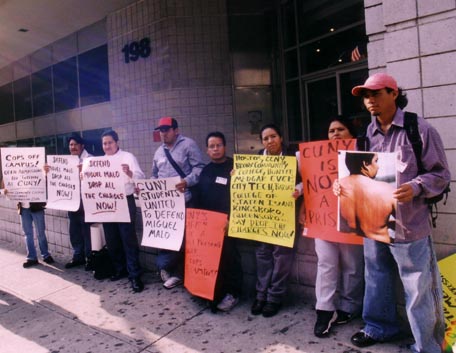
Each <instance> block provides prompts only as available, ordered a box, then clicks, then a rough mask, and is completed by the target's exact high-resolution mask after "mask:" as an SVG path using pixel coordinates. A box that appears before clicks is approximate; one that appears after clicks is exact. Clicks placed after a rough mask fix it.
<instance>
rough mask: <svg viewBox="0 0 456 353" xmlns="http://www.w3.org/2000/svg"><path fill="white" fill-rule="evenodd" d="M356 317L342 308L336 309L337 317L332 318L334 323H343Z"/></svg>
mask: <svg viewBox="0 0 456 353" xmlns="http://www.w3.org/2000/svg"><path fill="white" fill-rule="evenodd" d="M355 317H356V315H355V314H351V313H347V312H346V311H343V310H337V317H336V320H334V325H343V324H346V323H348V322H350V321H352V320H353V319H354V318H355Z"/></svg>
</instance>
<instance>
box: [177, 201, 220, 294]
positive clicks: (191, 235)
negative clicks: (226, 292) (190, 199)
mask: <svg viewBox="0 0 456 353" xmlns="http://www.w3.org/2000/svg"><path fill="white" fill-rule="evenodd" d="M227 221H228V216H227V215H226V214H224V213H220V212H213V211H206V210H199V209H193V208H188V209H187V219H186V228H185V276H184V278H185V280H184V286H185V288H187V290H188V291H189V292H190V293H191V294H193V295H196V296H198V297H201V298H205V299H208V300H214V294H215V285H216V282H217V275H218V270H219V265H220V257H221V255H222V247H223V239H224V236H225V231H226V226H227Z"/></svg>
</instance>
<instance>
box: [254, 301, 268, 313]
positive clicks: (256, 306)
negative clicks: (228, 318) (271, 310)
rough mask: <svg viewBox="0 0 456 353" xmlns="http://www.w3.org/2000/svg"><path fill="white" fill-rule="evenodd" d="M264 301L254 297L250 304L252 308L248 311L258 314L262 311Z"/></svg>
mask: <svg viewBox="0 0 456 353" xmlns="http://www.w3.org/2000/svg"><path fill="white" fill-rule="evenodd" d="M265 304H266V302H265V301H264V300H258V299H255V301H254V302H253V304H252V309H251V310H250V312H251V313H252V314H253V315H260V314H261V313H262V312H263V307H264V306H265Z"/></svg>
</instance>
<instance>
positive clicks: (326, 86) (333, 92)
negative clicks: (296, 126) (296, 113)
mask: <svg viewBox="0 0 456 353" xmlns="http://www.w3.org/2000/svg"><path fill="white" fill-rule="evenodd" d="M307 92H308V93H307V99H308V100H307V102H308V107H309V120H310V139H311V140H312V141H315V140H326V139H327V138H328V122H329V120H330V118H331V117H332V116H334V115H337V87H336V78H335V77H330V78H327V79H323V80H319V81H315V82H309V83H308V84H307Z"/></svg>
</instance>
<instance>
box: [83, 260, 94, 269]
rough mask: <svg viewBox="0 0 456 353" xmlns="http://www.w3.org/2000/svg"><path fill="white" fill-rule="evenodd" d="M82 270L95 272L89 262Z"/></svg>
mask: <svg viewBox="0 0 456 353" xmlns="http://www.w3.org/2000/svg"><path fill="white" fill-rule="evenodd" d="M84 270H86V271H95V267H93V265H92V263H91V262H87V263H86V264H85V266H84Z"/></svg>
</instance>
